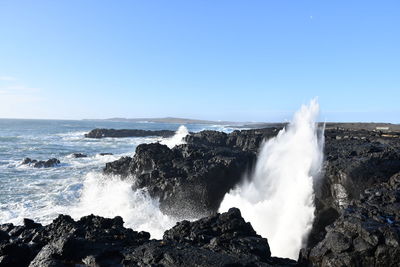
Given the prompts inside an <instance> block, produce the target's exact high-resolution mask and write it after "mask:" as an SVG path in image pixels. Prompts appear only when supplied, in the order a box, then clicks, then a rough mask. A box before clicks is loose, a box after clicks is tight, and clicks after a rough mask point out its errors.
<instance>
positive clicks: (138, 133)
mask: <svg viewBox="0 0 400 267" xmlns="http://www.w3.org/2000/svg"><path fill="white" fill-rule="evenodd" d="M174 134H175V131H169V130H160V131H150V130H139V129H117V130H116V129H94V130H91V131H90V132H89V133H87V134H85V137H87V138H105V137H114V138H115V137H146V136H161V137H171V136H173V135H174Z"/></svg>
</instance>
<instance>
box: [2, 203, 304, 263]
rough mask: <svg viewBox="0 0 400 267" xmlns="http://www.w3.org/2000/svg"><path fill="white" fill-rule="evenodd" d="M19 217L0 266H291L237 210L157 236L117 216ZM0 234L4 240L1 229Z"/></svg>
mask: <svg viewBox="0 0 400 267" xmlns="http://www.w3.org/2000/svg"><path fill="white" fill-rule="evenodd" d="M25 222H26V223H25V225H24V226H20V227H21V229H22V232H21V233H20V234H19V235H18V236H15V237H14V239H13V241H12V243H10V242H8V241H7V240H6V241H5V242H6V243H2V242H0V266H22V267H23V266H31V267H39V266H40V267H42V266H273V265H278V266H294V265H296V262H295V261H292V260H288V259H279V258H274V257H270V251H269V246H268V241H267V239H265V238H262V237H260V236H259V235H257V234H256V233H255V231H254V230H253V228H252V227H251V225H250V223H246V222H245V221H244V220H243V218H242V217H241V215H240V211H239V210H238V209H231V210H229V212H227V213H222V214H216V215H214V216H211V217H207V218H204V219H201V220H199V221H195V222H188V221H184V222H181V223H179V224H177V225H176V226H175V227H174V228H172V229H171V230H169V231H167V232H165V234H164V239H163V240H149V237H150V235H149V234H148V233H146V232H135V231H133V230H132V229H127V228H124V227H123V220H122V218H121V217H115V218H114V219H106V218H102V217H98V216H93V215H90V216H86V217H82V218H81V219H80V220H78V221H74V220H73V219H72V218H71V217H70V216H67V215H60V216H59V217H57V218H56V219H55V220H54V221H53V222H52V223H51V224H49V225H47V226H41V225H40V224H37V223H35V222H33V221H30V220H25ZM32 226H34V227H32ZM2 228H4V229H5V228H8V226H3V225H2ZM0 233H1V232H0ZM1 236H4V237H5V238H6V239H7V234H1Z"/></svg>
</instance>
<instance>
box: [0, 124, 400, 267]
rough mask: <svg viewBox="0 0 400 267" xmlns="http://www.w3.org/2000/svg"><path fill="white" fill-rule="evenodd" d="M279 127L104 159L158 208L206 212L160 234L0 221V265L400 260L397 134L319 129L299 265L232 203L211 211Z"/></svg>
mask: <svg viewBox="0 0 400 267" xmlns="http://www.w3.org/2000/svg"><path fill="white" fill-rule="evenodd" d="M279 130H280V128H265V129H254V130H242V131H234V132H232V133H230V134H226V133H222V132H216V131H203V132H199V133H193V134H190V135H188V136H186V138H185V144H181V145H178V146H175V147H174V148H172V149H170V148H168V147H167V146H165V145H162V144H159V143H155V144H142V145H139V146H138V147H137V148H136V153H135V154H134V156H133V157H123V158H121V159H119V160H117V161H114V162H110V163H107V164H106V166H105V168H104V173H106V174H117V175H120V176H121V178H122V179H128V180H130V181H132V187H133V188H146V189H147V191H148V192H149V193H150V195H151V196H152V197H155V198H158V199H159V200H160V207H161V209H162V211H163V212H164V213H167V214H172V215H174V216H177V217H180V216H181V217H183V216H184V215H187V214H191V213H192V214H191V215H193V217H204V216H207V217H205V218H203V219H200V220H198V221H195V222H188V221H183V222H180V223H178V224H177V225H176V226H175V227H173V228H172V229H170V230H168V231H166V232H165V234H164V238H163V240H150V239H149V234H148V233H144V232H141V233H138V232H135V231H133V230H131V229H126V228H124V227H123V223H122V219H121V218H120V217H116V218H114V219H105V218H101V217H97V216H87V217H83V218H81V219H80V220H79V221H77V222H75V221H73V220H72V219H71V218H70V217H69V216H63V215H60V217H58V218H57V219H56V220H54V222H53V223H52V224H50V225H48V226H41V225H39V224H36V223H34V222H33V221H31V220H25V224H24V226H13V225H9V224H6V225H1V226H0V266H71V265H72V266H74V264H81V265H87V266H271V265H278V266H293V265H301V266H397V264H398V262H400V248H399V244H400V138H399V137H400V134H399V132H382V131H371V130H363V129H354V130H353V129H347V128H346V129H344V128H340V127H336V128H329V129H326V130H325V160H324V172H323V175H322V177H320V178H319V179H317V180H316V181H315V184H314V189H315V204H316V214H315V215H316V218H315V220H314V225H313V229H312V231H311V233H310V236H309V239H308V242H307V244H306V246H305V248H304V249H302V250H301V252H300V255H299V259H298V261H297V262H295V261H292V260H288V259H279V258H274V257H271V255H270V251H269V247H268V242H267V239H265V238H261V237H260V236H258V235H257V234H256V233H255V232H254V230H253V228H252V227H251V225H250V224H249V223H246V222H245V221H244V220H243V218H242V217H241V215H240V211H239V210H238V209H231V210H230V211H229V212H228V213H223V214H217V213H216V212H217V210H218V207H219V204H220V202H221V201H222V198H223V196H224V195H225V193H227V192H228V191H229V190H230V189H232V188H233V187H234V186H235V185H237V184H238V183H239V182H240V181H241V179H242V178H243V176H244V177H245V176H246V175H245V174H246V173H249V172H251V171H252V169H253V167H254V164H255V160H256V156H257V152H258V148H259V147H260V145H261V143H262V142H263V140H264V139H268V138H271V137H273V136H275V135H276V134H277V133H278V132H279ZM133 177H135V178H134V179H133ZM267 238H268V237H267ZM21 255H25V256H24V257H22V256H21ZM16 261H17V262H16ZM10 264H11V265H10ZM13 264H14V265H13Z"/></svg>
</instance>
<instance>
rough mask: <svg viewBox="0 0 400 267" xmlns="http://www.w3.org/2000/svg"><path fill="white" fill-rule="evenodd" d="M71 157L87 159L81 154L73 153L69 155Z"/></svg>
mask: <svg viewBox="0 0 400 267" xmlns="http://www.w3.org/2000/svg"><path fill="white" fill-rule="evenodd" d="M71 157H73V158H87V155H86V154H82V153H73V154H71Z"/></svg>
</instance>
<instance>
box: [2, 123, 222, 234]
mask: <svg viewBox="0 0 400 267" xmlns="http://www.w3.org/2000/svg"><path fill="white" fill-rule="evenodd" d="M179 126H180V125H179V124H169V123H129V122H109V121H53V120H7V119H0V223H7V222H12V223H15V224H21V223H22V219H23V218H32V219H35V220H37V221H39V222H41V223H44V224H46V223H50V222H51V221H52V220H53V219H54V218H55V217H57V215H58V214H60V213H63V214H70V215H71V216H73V217H74V218H79V217H81V216H84V215H88V214H91V213H93V214H96V215H102V216H106V217H114V216H117V215H120V216H122V217H123V219H124V221H125V226H128V227H132V228H134V229H135V230H146V231H149V232H151V234H152V236H153V237H160V236H161V234H162V232H163V230H165V229H166V228H169V227H171V226H172V225H173V224H174V222H175V221H174V220H173V219H172V218H168V217H167V216H165V215H163V214H162V213H161V212H160V210H159V208H158V202H157V200H154V199H151V198H150V197H149V196H148V194H147V193H146V192H145V191H133V190H132V189H131V186H130V183H129V181H121V180H120V179H119V177H111V176H104V175H103V174H102V168H103V167H104V166H105V163H106V162H110V161H113V160H116V159H119V158H120V157H121V156H133V154H134V151H135V148H136V146H137V145H139V144H141V143H150V142H162V143H166V144H168V145H169V146H170V147H172V146H174V145H175V144H180V143H182V137H184V136H185V135H186V134H187V131H192V132H197V131H200V130H204V129H216V128H217V126H211V125H192V124H188V125H185V126H183V127H179ZM218 127H221V126H218ZM94 128H114V129H143V130H176V131H177V133H176V135H175V136H173V137H171V138H169V139H163V138H160V137H146V138H103V139H88V138H85V137H84V133H87V132H89V131H90V130H92V129H94ZM72 153H83V154H86V155H87V156H88V157H87V158H73V157H71V154H72ZM100 153H113V155H106V156H100ZM25 157H29V158H32V159H37V160H47V159H49V158H52V157H55V158H58V159H59V160H60V161H61V164H60V166H58V167H55V168H43V169H37V168H33V167H30V166H26V165H21V161H22V160H23V159H24V158H25Z"/></svg>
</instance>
